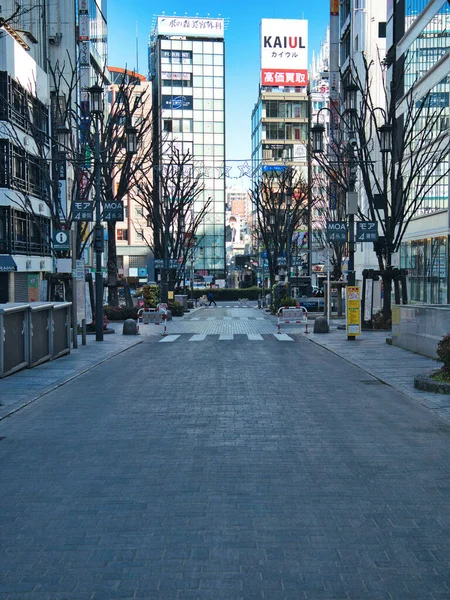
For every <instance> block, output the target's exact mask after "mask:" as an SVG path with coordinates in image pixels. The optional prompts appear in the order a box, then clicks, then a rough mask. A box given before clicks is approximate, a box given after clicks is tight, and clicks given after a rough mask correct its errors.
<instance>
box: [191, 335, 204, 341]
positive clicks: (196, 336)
mask: <svg viewBox="0 0 450 600" xmlns="http://www.w3.org/2000/svg"><path fill="white" fill-rule="evenodd" d="M205 338H206V335H204V334H197V335H193V336H192V337H190V338H189V341H190V342H203V340H204V339H205Z"/></svg>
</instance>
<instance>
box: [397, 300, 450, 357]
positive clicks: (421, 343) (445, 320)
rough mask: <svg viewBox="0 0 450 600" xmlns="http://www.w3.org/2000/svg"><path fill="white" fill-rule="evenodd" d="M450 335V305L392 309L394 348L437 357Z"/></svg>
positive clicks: (421, 305)
mask: <svg viewBox="0 0 450 600" xmlns="http://www.w3.org/2000/svg"><path fill="white" fill-rule="evenodd" d="M447 333H450V305H448V304H446V305H442V304H416V305H409V306H394V307H393V309H392V345H393V346H398V347H399V348H404V349H405V350H410V351H411V352H416V353H417V354H422V355H424V356H430V357H431V358H437V356H436V349H437V345H438V343H439V341H440V340H441V339H442V337H443V336H444V335H446V334H447Z"/></svg>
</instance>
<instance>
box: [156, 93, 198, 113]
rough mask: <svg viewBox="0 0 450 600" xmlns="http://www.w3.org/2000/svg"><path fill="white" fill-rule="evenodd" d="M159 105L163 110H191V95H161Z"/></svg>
mask: <svg viewBox="0 0 450 600" xmlns="http://www.w3.org/2000/svg"><path fill="white" fill-rule="evenodd" d="M161 106H162V108H163V109H165V110H192V106H193V102H192V96H163V97H162V102H161Z"/></svg>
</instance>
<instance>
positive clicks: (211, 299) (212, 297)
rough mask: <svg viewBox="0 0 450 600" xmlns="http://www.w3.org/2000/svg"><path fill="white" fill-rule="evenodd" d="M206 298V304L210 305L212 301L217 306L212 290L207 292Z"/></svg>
mask: <svg viewBox="0 0 450 600" xmlns="http://www.w3.org/2000/svg"><path fill="white" fill-rule="evenodd" d="M207 299H208V300H209V304H208V306H211V304H212V303H214V306H217V304H216V301H215V300H214V296H213V293H212V292H209V294H208V296H207Z"/></svg>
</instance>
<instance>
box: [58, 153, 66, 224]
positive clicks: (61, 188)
mask: <svg viewBox="0 0 450 600" xmlns="http://www.w3.org/2000/svg"><path fill="white" fill-rule="evenodd" d="M58 215H59V220H60V221H61V222H62V223H63V222H64V221H65V220H66V215H67V172H66V161H61V162H60V163H59V164H58Z"/></svg>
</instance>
